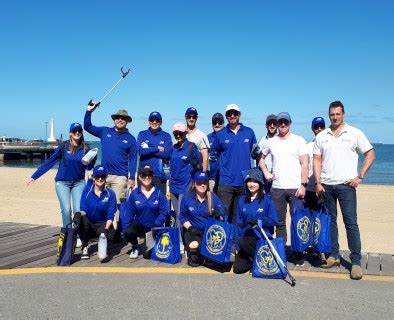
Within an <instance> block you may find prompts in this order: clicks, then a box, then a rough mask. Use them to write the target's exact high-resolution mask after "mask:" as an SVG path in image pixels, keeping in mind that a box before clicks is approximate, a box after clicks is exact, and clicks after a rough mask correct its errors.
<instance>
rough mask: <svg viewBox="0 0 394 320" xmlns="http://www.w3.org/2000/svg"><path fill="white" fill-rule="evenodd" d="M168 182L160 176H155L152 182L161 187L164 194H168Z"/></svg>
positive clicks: (158, 187)
mask: <svg viewBox="0 0 394 320" xmlns="http://www.w3.org/2000/svg"><path fill="white" fill-rule="evenodd" d="M166 183H167V180H164V179H160V178H159V177H153V180H152V184H153V185H154V186H155V187H156V188H157V189H159V190H160V191H161V192H163V194H164V195H165V194H166Z"/></svg>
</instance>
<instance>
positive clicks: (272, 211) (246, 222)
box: [233, 168, 278, 273]
mask: <svg viewBox="0 0 394 320" xmlns="http://www.w3.org/2000/svg"><path fill="white" fill-rule="evenodd" d="M245 184H246V188H245V195H244V196H242V197H241V198H240V199H239V201H238V206H237V226H236V239H237V252H236V255H235V260H234V265H233V271H234V273H245V272H247V271H249V270H250V268H251V266H252V261H253V257H254V252H255V249H256V243H257V241H258V240H259V238H258V237H257V235H256V234H255V232H254V230H253V225H254V224H255V223H257V220H261V221H262V226H263V228H264V230H265V231H266V233H267V234H271V235H272V234H273V232H274V226H276V225H277V224H278V212H277V210H276V207H275V204H274V202H273V201H272V199H271V197H270V196H269V195H264V180H263V175H262V173H261V171H260V170H259V169H258V168H252V169H250V170H249V171H248V174H247V175H246V177H245Z"/></svg>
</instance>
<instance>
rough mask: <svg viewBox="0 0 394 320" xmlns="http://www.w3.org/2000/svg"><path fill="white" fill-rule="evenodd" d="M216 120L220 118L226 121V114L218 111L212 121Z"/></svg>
mask: <svg viewBox="0 0 394 320" xmlns="http://www.w3.org/2000/svg"><path fill="white" fill-rule="evenodd" d="M214 120H220V121H222V122H224V116H223V115H222V114H221V113H220V112H216V113H215V114H214V115H213V116H212V122H213V121H214Z"/></svg>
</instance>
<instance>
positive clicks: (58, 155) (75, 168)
mask: <svg viewBox="0 0 394 320" xmlns="http://www.w3.org/2000/svg"><path fill="white" fill-rule="evenodd" d="M63 145H64V146H63ZM88 151H89V148H87V149H86V150H84V149H83V148H82V147H81V148H78V149H77V150H76V151H75V152H74V154H72V153H71V151H70V142H69V141H66V142H64V143H62V144H60V145H58V146H57V148H56V149H55V151H54V152H53V154H52V156H51V157H50V158H49V159H47V160H46V161H45V162H44V163H43V164H42V165H41V166H40V167H39V168H38V169H37V170H36V172H34V173H33V175H32V176H31V177H32V179H34V180H37V179H38V178H39V177H41V176H42V175H43V174H44V173H46V172H47V171H48V170H49V169H51V168H52V167H53V166H54V165H55V163H56V162H58V161H59V168H58V170H57V173H56V176H55V181H79V180H85V170H86V169H87V170H90V169H92V168H93V166H94V164H95V162H96V159H94V161H92V162H91V163H89V164H88V166H85V165H84V164H82V162H81V160H82V158H83V156H84V155H85V154H86V153H87V152H88Z"/></svg>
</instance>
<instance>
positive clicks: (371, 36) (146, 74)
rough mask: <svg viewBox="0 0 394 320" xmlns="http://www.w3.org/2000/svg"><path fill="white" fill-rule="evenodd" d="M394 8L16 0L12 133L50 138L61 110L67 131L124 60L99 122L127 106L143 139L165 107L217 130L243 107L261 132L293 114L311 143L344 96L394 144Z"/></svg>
mask: <svg viewBox="0 0 394 320" xmlns="http://www.w3.org/2000/svg"><path fill="white" fill-rule="evenodd" d="M393 13H394V2H393V1H247V0H245V1H231V0H216V1H215V0H210V1H207V0H199V1H186V0H185V1H170V0H169V1H92V0H91V1H88V0H84V1H71V0H69V1H27V0H26V1H18V0H14V1H3V2H2V4H1V5H0V39H1V50H0V61H1V72H0V84H1V100H0V107H1V114H2V116H1V120H0V134H1V135H3V134H5V135H7V136H14V137H23V138H44V136H45V122H46V121H50V118H51V117H52V116H53V117H54V118H55V136H56V137H58V136H60V134H61V133H63V136H65V135H66V134H67V132H68V127H69V124H70V123H71V122H74V121H79V122H82V121H83V115H84V112H85V106H86V103H87V101H89V99H90V98H96V99H99V98H101V97H102V96H103V95H104V93H105V92H106V90H108V89H109V88H111V86H112V85H113V84H114V83H115V82H116V81H117V80H118V79H119V77H120V72H119V70H120V67H121V66H123V67H125V68H127V67H130V68H132V73H131V74H130V75H129V76H128V77H127V78H126V79H125V80H124V81H123V82H122V83H121V84H120V85H119V87H118V88H117V89H116V91H114V93H113V94H112V95H111V96H109V97H108V99H107V100H106V101H104V102H103V104H102V106H101V107H100V108H99V109H98V110H97V111H96V112H95V113H94V115H93V123H94V124H96V125H112V121H111V118H110V114H112V113H114V112H115V111H116V110H117V109H119V108H125V109H127V110H128V111H129V113H130V114H131V115H132V117H133V123H132V124H131V125H130V126H129V129H130V131H131V133H133V134H134V135H135V136H137V134H138V132H139V131H140V130H143V129H145V128H146V127H147V117H148V114H149V112H151V111H154V110H156V111H160V112H161V113H162V115H163V118H164V123H163V128H164V129H165V130H167V131H170V130H171V126H172V125H173V124H174V123H175V122H177V121H182V120H183V115H184V111H185V110H186V108H187V107H189V106H195V107H196V108H197V109H198V111H199V114H200V117H199V120H198V126H199V127H200V128H201V129H202V130H204V131H205V132H206V133H208V132H209V131H210V130H211V128H210V119H211V116H212V114H213V113H215V112H224V109H225V106H226V105H227V104H229V103H237V104H238V105H239V106H240V108H241V111H242V117H241V120H242V122H243V123H244V124H245V125H247V126H250V127H252V128H253V129H254V130H255V133H256V136H258V137H259V136H261V135H262V134H264V131H265V128H264V121H265V117H266V116H267V115H268V114H270V113H279V112H280V111H288V112H289V113H290V114H291V116H292V118H293V127H292V131H293V132H295V133H297V134H300V135H302V136H304V137H305V139H306V140H310V139H311V138H312V132H311V130H310V122H311V120H312V118H313V117H315V116H318V115H321V116H324V117H325V118H326V119H327V106H328V104H329V102H331V101H333V100H338V99H339V100H341V101H342V102H343V103H344V105H345V108H346V120H347V122H348V123H350V124H352V125H354V126H356V127H358V128H360V129H362V130H363V131H364V132H365V133H366V134H367V136H368V138H369V139H370V141H371V142H384V143H394V135H393V134H392V132H393V131H392V124H393V122H394V111H393V107H394V106H393V104H394V103H393V101H394V59H393V57H394V41H393V34H394V27H393V25H394V22H393V21H394V20H393V18H392V17H393ZM87 138H88V139H91V136H88V137H87Z"/></svg>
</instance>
